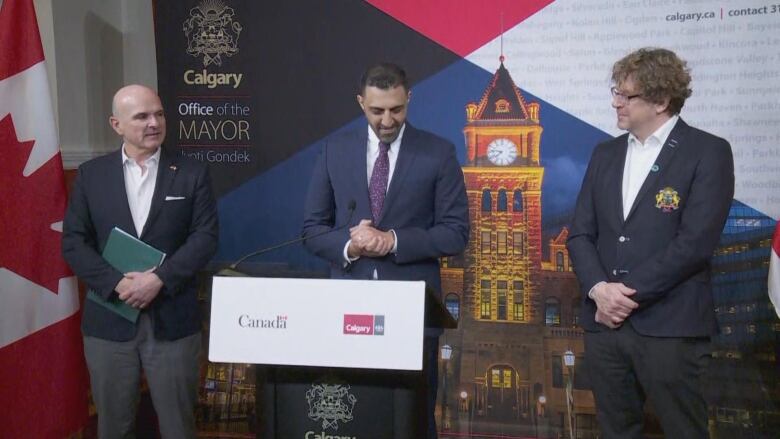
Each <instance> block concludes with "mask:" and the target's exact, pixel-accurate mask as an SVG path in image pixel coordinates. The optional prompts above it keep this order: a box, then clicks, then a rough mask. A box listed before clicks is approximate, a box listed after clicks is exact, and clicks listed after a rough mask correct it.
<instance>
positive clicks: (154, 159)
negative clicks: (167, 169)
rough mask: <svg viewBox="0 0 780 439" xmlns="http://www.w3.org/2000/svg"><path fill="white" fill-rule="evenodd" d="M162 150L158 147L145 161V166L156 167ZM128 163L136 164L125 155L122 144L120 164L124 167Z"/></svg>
mask: <svg viewBox="0 0 780 439" xmlns="http://www.w3.org/2000/svg"><path fill="white" fill-rule="evenodd" d="M161 150H162V147H158V148H157V151H155V152H154V154H152V156H151V157H149V158H148V159H146V162H144V163H145V164H146V165H147V166H148V165H156V164H157V163H159V162H160V151H161ZM128 162H130V163H136V162H135V160H132V159H131V158H130V157H128V155H127V153H125V144H124V143H123V144H122V164H123V165H126V164H127V163H128Z"/></svg>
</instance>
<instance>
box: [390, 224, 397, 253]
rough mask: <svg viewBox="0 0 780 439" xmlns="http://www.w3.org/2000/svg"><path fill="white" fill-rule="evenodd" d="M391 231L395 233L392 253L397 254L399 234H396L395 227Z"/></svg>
mask: <svg viewBox="0 0 780 439" xmlns="http://www.w3.org/2000/svg"><path fill="white" fill-rule="evenodd" d="M390 232H391V233H392V234H393V249H392V250H390V253H392V254H395V253H396V252H397V251H398V235H396V234H395V230H393V229H390Z"/></svg>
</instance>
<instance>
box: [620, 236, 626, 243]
mask: <svg viewBox="0 0 780 439" xmlns="http://www.w3.org/2000/svg"><path fill="white" fill-rule="evenodd" d="M618 241H620V242H626V237H625V236H621V237H620V238H618Z"/></svg>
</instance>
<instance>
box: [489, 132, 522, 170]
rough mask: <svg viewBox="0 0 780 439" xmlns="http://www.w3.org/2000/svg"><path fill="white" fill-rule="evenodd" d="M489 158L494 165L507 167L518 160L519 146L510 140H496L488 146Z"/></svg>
mask: <svg viewBox="0 0 780 439" xmlns="http://www.w3.org/2000/svg"><path fill="white" fill-rule="evenodd" d="M487 157H488V160H490V162H491V163H493V164H494V165H498V166H507V165H509V164H510V163H512V162H514V161H515V159H516V158H517V146H516V145H515V144H514V143H513V142H512V141H511V140H509V139H496V140H494V141H492V142H490V144H489V145H488V147H487Z"/></svg>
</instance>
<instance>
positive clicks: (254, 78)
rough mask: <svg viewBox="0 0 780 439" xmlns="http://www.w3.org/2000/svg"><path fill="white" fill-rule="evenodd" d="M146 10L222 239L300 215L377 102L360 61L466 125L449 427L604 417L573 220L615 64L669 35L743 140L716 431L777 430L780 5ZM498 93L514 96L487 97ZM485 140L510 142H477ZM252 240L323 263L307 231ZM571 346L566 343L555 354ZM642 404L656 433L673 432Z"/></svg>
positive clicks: (447, 378)
mask: <svg viewBox="0 0 780 439" xmlns="http://www.w3.org/2000/svg"><path fill="white" fill-rule="evenodd" d="M155 14H156V16H155V20H156V21H155V23H156V39H157V60H158V78H159V88H160V94H161V96H162V99H163V104H164V106H165V108H166V111H167V115H168V124H169V132H168V138H167V139H166V148H169V149H170V150H173V151H175V152H176V153H178V154H184V155H189V156H192V157H195V158H197V159H199V160H202V161H204V162H207V163H209V164H210V166H211V170H212V176H213V180H214V186H215V190H216V191H217V194H218V197H219V201H218V203H219V213H220V246H219V252H218V255H217V257H216V259H217V260H219V261H232V260H235V259H237V258H238V257H239V256H240V255H242V254H246V253H248V252H251V251H252V250H255V249H257V248H261V247H265V246H269V245H273V244H275V243H277V242H280V241H283V240H286V239H292V238H295V237H297V236H299V234H300V231H301V225H302V215H303V200H304V196H305V192H306V188H307V185H308V182H309V176H310V174H311V171H312V166H313V161H314V158H315V157H316V155H317V153H318V152H319V150H320V148H321V147H322V145H323V142H324V139H326V138H327V137H328V136H330V135H333V134H334V133H337V132H339V131H342V130H345V129H351V128H355V127H364V126H365V124H366V122H365V119H364V118H363V115H362V113H361V110H360V107H359V106H358V105H357V102H356V99H355V97H356V94H357V92H358V81H359V78H360V75H361V73H362V72H363V70H364V68H365V67H366V66H368V65H370V64H372V63H374V62H377V61H382V60H388V61H392V62H396V63H398V64H401V65H402V66H404V67H405V68H406V69H407V72H408V74H409V76H410V77H411V81H412V99H411V103H410V109H409V120H410V121H411V123H413V124H414V125H415V126H416V127H419V128H422V129H425V130H428V131H431V132H434V133H436V134H438V135H440V136H442V137H444V138H446V139H449V140H450V141H452V142H453V143H454V144H455V146H456V148H457V153H458V157H459V160H460V161H461V163H462V165H463V169H464V174H465V176H466V185H467V189H468V191H469V203H470V206H471V209H470V213H471V238H470V241H469V245H468V248H467V250H466V251H465V253H464V254H463V255H460V256H457V257H451V258H446V259H444V260H442V281H443V289H444V291H443V297H444V298H445V301H446V304H447V307H448V309H449V310H450V311H451V313H452V314H453V315H454V316H456V317H457V318H458V319H459V323H460V325H459V328H458V329H457V330H448V331H446V332H445V334H444V335H443V336H442V338H441V340H440V344H441V345H442V356H441V357H442V359H441V361H440V365H439V367H440V374H439V376H440V385H439V399H438V406H437V416H438V419H439V424H438V428H439V430H440V432H441V436H442V437H448V436H450V437H485V436H490V435H501V436H500V437H558V436H560V435H563V436H566V437H568V436H569V435H570V434H571V433H570V428H571V430H572V431H573V433H574V435H575V437H578V438H588V437H596V436H597V434H598V426H597V423H596V418H595V406H594V402H593V397H592V394H591V392H590V391H589V387H590V386H589V380H588V376H587V374H586V373H584V372H583V365H584V364H585V362H587V357H586V356H585V355H584V347H583V333H582V329H581V328H580V327H579V324H578V321H577V315H578V311H579V306H580V305H579V303H580V301H581V296H580V293H579V290H578V286H577V281H576V278H575V276H574V272H573V271H572V268H571V265H570V264H569V256H568V252H567V250H566V247H565V240H566V237H567V236H568V225H569V223H570V221H571V216H572V213H573V208H574V201H575V197H576V195H577V193H578V191H579V188H580V183H581V181H582V178H583V175H584V173H585V169H586V166H587V163H588V160H589V158H590V154H591V152H592V151H593V148H594V146H595V145H596V144H597V143H598V142H600V141H603V140H606V139H610V138H612V137H614V136H617V135H620V134H622V133H621V131H620V130H619V129H618V128H617V126H616V116H615V111H614V109H612V108H611V106H610V103H611V96H610V93H609V88H610V86H611V85H612V84H611V83H610V72H611V67H612V64H613V63H614V62H615V61H617V60H618V59H619V58H621V57H622V56H624V55H626V54H627V53H629V52H631V51H633V50H635V49H637V48H640V47H645V46H656V47H665V48H669V49H672V50H674V51H675V52H677V53H678V54H679V55H680V56H681V57H682V58H683V59H685V60H686V61H687V62H688V65H689V67H690V68H691V71H692V76H693V82H692V88H693V95H692V96H691V98H690V99H689V100H688V101H687V102H686V104H685V107H684V108H683V110H682V113H681V116H682V118H683V119H685V121H686V122H688V123H689V124H691V125H693V126H696V127H699V128H702V129H704V130H707V131H709V132H711V133H713V134H715V135H718V136H720V137H723V138H725V139H727V140H728V141H729V142H730V143H731V145H732V148H733V152H734V161H735V172H736V191H735V199H734V202H733V205H732V209H731V212H730V215H729V218H728V221H727V224H726V227H725V228H724V230H723V234H722V237H721V242H720V243H719V245H718V248H717V250H716V252H715V255H714V258H713V263H712V264H713V283H714V286H715V291H714V294H715V301H716V309H715V311H716V313H717V316H718V321H719V325H720V328H719V329H720V333H719V335H718V336H717V337H715V338H714V339H713V348H714V354H713V359H712V362H711V367H710V370H709V375H708V377H707V380H708V383H709V385H708V386H707V395H706V396H707V399H708V402H709V407H710V427H711V433H712V434H713V435H714V437H772V436H773V435H775V434H776V432H777V431H779V430H780V381H779V379H778V374H777V370H778V365H777V355H778V334H780V320H778V318H777V316H776V315H775V313H774V308H773V307H772V305H771V303H770V301H769V299H768V296H767V267H768V261H769V255H770V249H771V237H772V233H773V230H774V227H775V222H776V221H775V220H776V219H777V218H778V216H780V190H779V189H780V84H778V79H780V36H778V35H780V32H778V31H780V5H778V4H772V3H771V2H762V1H710V0H680V1H643V0H632V1H608V0H599V1H592V2H584V1H576V0H556V1H551V0H532V1H523V2H518V1H511V0H496V1H491V2H471V1H465V0H456V1H453V0H426V1H419V0H416V1H413V0H369V1H362V0H341V1H337V2H322V1H315V0H310V1H304V0H298V1H286V2H272V3H268V2H253V1H241V0H186V1H179V2H157V3H156V11H155ZM502 111H507V112H509V111H517V112H518V113H517V114H519V115H520V116H518V117H517V118H516V119H511V118H510V119H508V120H503V121H500V122H498V121H496V118H494V117H492V116H491V115H495V114H498V113H500V112H502ZM494 141H497V142H500V143H501V144H502V145H504V146H503V147H504V148H510V149H512V150H514V151H515V156H514V157H515V159H513V160H514V161H510V162H509V163H492V162H490V160H489V157H486V158H485V159H484V160H482V157H481V156H480V155H479V152H480V151H483V150H485V149H486V148H487V145H488V143H490V142H494ZM259 261H261V262H273V263H278V264H282V265H283V266H285V269H290V270H294V271H295V270H298V271H302V272H307V273H311V272H315V273H322V274H323V275H325V274H326V273H327V271H326V268H327V267H326V264H325V263H324V262H323V261H321V260H318V259H317V258H315V257H313V256H311V255H309V254H308V253H307V252H306V251H305V250H304V249H303V247H302V246H300V245H298V246H290V247H286V248H283V249H279V250H278V251H275V252H273V253H269V254H266V255H263V256H262V257H261V258H259ZM569 351H570V352H571V353H572V354H573V359H574V365H567V364H566V363H564V362H563V359H564V357H565V355H564V354H566V353H567V352H569ZM246 371H247V369H246V366H245V365H214V364H210V365H208V369H207V373H206V380H205V382H204V385H203V388H202V391H201V396H202V403H203V406H204V407H209V409H208V410H207V411H204V413H214V412H216V411H218V412H219V413H220V414H219V416H221V417H220V418H219V419H221V420H223V421H224V420H225V419H227V420H228V422H232V421H234V422H247V421H246V419H247V417H250V418H251V416H252V414H251V411H252V410H253V409H252V407H248V406H247V405H246V404H243V405H242V404H241V401H244V400H251V398H252V397H251V395H252V393H253V392H254V389H253V387H252V385H253V383H252V382H251V379H249V377H251V374H247V373H246ZM568 386H571V387H570V388H571V389H572V390H571V393H570V398H567V387H568ZM359 403H360V402H357V404H359ZM648 411H649V414H648V418H647V423H646V424H647V427H646V430H647V433H648V435H651V436H652V435H659V437H660V434H661V429H660V425H659V424H658V422H657V419H656V418H655V417H654V415H653V414H652V408H649V410H648ZM209 416H213V415H209ZM204 419H207V420H208V419H211V418H207V415H205V414H203V415H202V418H201V421H203V420H204ZM204 422H205V421H204ZM250 422H251V419H250ZM215 425H216V424H215ZM325 433H328V434H336V433H334V432H333V431H327V432H325Z"/></svg>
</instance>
